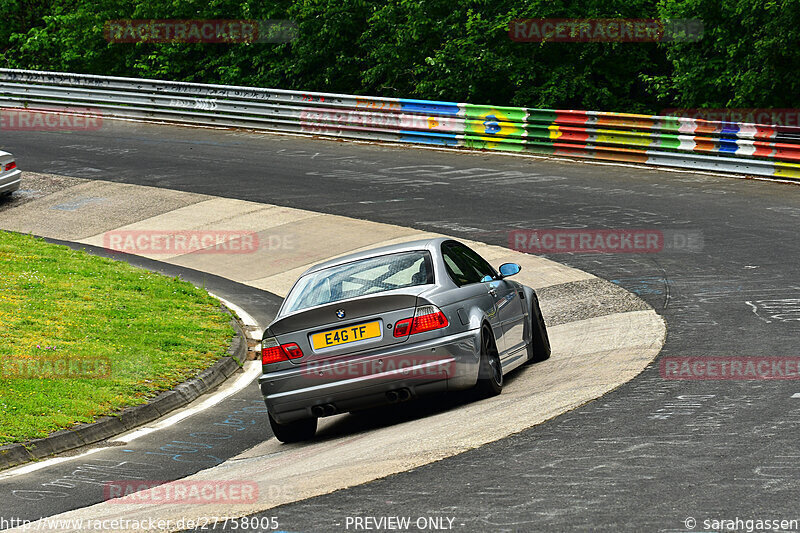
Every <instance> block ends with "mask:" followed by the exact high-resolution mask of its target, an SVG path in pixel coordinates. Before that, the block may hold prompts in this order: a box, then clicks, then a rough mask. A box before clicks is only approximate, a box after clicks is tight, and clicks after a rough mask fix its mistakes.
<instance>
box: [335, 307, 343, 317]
mask: <svg viewBox="0 0 800 533" xmlns="http://www.w3.org/2000/svg"><path fill="white" fill-rule="evenodd" d="M336 317H337V318H344V309H337V310H336Z"/></svg>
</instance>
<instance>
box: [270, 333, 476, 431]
mask: <svg viewBox="0 0 800 533" xmlns="http://www.w3.org/2000/svg"><path fill="white" fill-rule="evenodd" d="M479 360H480V330H479V329H476V330H472V331H467V332H464V333H459V334H456V335H450V336H447V337H441V338H437V339H431V340H427V341H423V342H418V343H414V344H411V345H403V346H401V347H399V348H393V349H385V350H383V351H381V352H380V353H375V352H371V353H366V354H358V355H355V356H352V357H347V358H339V359H336V360H331V361H324V360H323V361H317V362H314V361H312V362H310V363H309V364H304V365H298V367H297V368H290V369H286V370H280V371H277V372H270V373H268V374H262V375H261V377H260V378H259V380H258V382H259V385H260V387H261V393H262V395H263V396H264V402H265V403H266V405H267V411H269V413H270V414H271V415H272V417H273V418H274V419H275V421H276V422H279V423H287V422H291V421H293V420H299V419H302V418H310V417H312V416H314V414H312V410H311V408H312V407H314V406H318V405H333V406H334V407H335V408H336V412H340V413H341V412H347V411H353V410H357V409H363V408H367V407H373V406H377V405H382V404H386V403H389V400H388V399H387V396H386V393H387V392H389V391H393V390H399V389H408V391H409V392H410V393H411V396H412V397H414V396H421V395H424V394H430V393H434V392H441V391H446V390H457V389H465V388H469V387H471V386H472V385H474V384H475V383H476V382H477V379H478V368H479Z"/></svg>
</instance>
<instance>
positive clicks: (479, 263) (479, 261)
mask: <svg viewBox="0 0 800 533" xmlns="http://www.w3.org/2000/svg"><path fill="white" fill-rule="evenodd" d="M454 248H456V249H458V251H459V253H461V254H463V255H464V257H465V258H466V260H467V261H469V263H470V264H471V265H472V267H473V268H474V269H475V270H477V271H478V272H479V273H480V275H481V279H482V278H483V277H484V276H491V277H493V278H496V277H497V271H496V270H495V269H494V268H493V267H492V265H490V264H489V263H488V262H487V261H486V259H484V258H483V257H481V256H479V255H478V253H477V252H475V251H474V250H471V249H470V248H467V247H466V246H464V245H463V244H459V245H456V246H454Z"/></svg>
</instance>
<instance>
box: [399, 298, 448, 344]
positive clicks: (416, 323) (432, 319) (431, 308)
mask: <svg viewBox="0 0 800 533" xmlns="http://www.w3.org/2000/svg"><path fill="white" fill-rule="evenodd" d="M449 324H450V323H449V322H448V321H447V317H446V316H444V313H442V311H441V310H440V309H439V308H438V307H436V306H435V305H423V306H421V307H417V309H416V311H415V312H414V318H406V319H403V320H398V321H397V323H396V324H395V325H394V336H395V337H405V336H407V335H413V334H414V333H423V332H425V331H432V330H434V329H442V328H446V327H447V326H448V325H449Z"/></svg>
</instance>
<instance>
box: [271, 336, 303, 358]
mask: <svg viewBox="0 0 800 533" xmlns="http://www.w3.org/2000/svg"><path fill="white" fill-rule="evenodd" d="M300 357H303V350H302V349H301V348H300V347H299V346H298V345H297V343H295V342H290V343H289V344H284V345H280V344H278V339H276V338H275V337H266V338H265V339H264V340H263V341H261V364H262V365H269V364H272V363H280V362H282V361H288V360H289V359H298V358H300Z"/></svg>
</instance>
